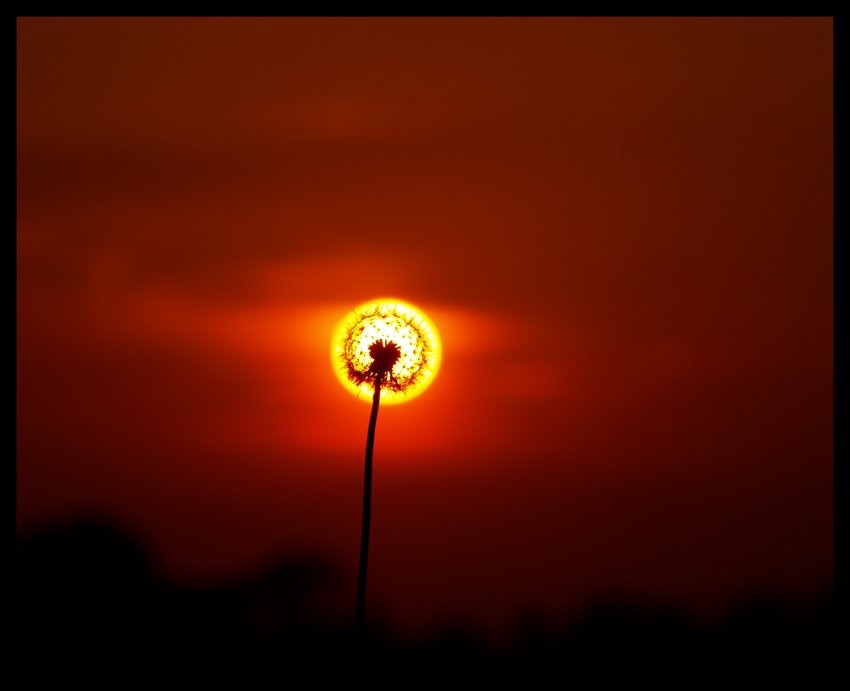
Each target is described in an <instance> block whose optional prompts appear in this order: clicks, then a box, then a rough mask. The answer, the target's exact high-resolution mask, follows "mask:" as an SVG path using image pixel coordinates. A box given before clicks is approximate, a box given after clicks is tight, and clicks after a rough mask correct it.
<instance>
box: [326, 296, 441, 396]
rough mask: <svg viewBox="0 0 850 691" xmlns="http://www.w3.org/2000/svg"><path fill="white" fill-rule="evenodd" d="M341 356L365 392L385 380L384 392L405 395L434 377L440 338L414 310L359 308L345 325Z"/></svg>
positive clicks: (388, 305)
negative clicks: (377, 382) (438, 338)
mask: <svg viewBox="0 0 850 691" xmlns="http://www.w3.org/2000/svg"><path fill="white" fill-rule="evenodd" d="M336 357H337V358H338V360H339V362H340V365H341V367H342V368H343V370H344V371H345V374H346V376H347V377H348V379H349V380H350V381H351V382H352V383H354V384H355V385H357V386H359V387H361V390H371V389H372V388H373V387H374V385H375V382H376V381H380V385H381V388H382V389H384V390H387V391H391V392H394V393H405V392H407V391H409V390H412V389H414V388H416V387H417V386H418V385H420V384H422V383H423V381H424V380H426V379H428V378H429V377H431V376H432V375H433V374H434V372H435V370H436V364H437V337H436V335H435V334H434V331H433V329H432V327H431V326H430V325H429V324H428V323H427V322H426V321H425V320H424V319H423V318H422V316H421V315H419V314H418V313H417V312H416V311H415V310H413V309H412V308H411V307H409V306H407V305H405V304H403V303H400V302H390V301H388V302H375V303H371V304H369V305H366V306H364V307H361V308H359V309H357V310H355V311H354V312H352V314H351V315H350V316H349V318H348V319H347V320H346V321H345V323H344V332H343V335H342V338H341V341H340V343H339V345H338V346H337V351H336ZM363 385H367V387H364V386H363Z"/></svg>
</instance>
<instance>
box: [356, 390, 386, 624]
mask: <svg viewBox="0 0 850 691" xmlns="http://www.w3.org/2000/svg"><path fill="white" fill-rule="evenodd" d="M383 378H384V377H383V373H381V375H379V376H377V377H375V393H374V395H373V396H372V415H371V416H370V417H369V431H368V433H367V434H366V471H365V473H364V476H363V527H362V530H361V533H360V565H359V568H358V570H357V620H356V621H357V631H358V633H360V634H361V635H362V634H364V633H365V629H366V567H367V565H368V562H369V527H370V524H371V521H372V453H373V451H374V449H375V426H376V425H377V423H378V406H379V405H380V403H381V381H382V380H383Z"/></svg>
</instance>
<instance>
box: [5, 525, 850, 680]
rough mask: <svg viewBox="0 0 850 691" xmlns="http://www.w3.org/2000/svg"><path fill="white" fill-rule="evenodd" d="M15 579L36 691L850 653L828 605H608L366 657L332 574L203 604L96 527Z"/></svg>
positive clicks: (24, 654) (571, 671)
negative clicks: (712, 619)
mask: <svg viewBox="0 0 850 691" xmlns="http://www.w3.org/2000/svg"><path fill="white" fill-rule="evenodd" d="M15 569H16V572H15V594H14V608H15V624H14V629H13V631H14V635H15V648H14V658H13V659H14V667H15V669H16V671H17V673H19V674H23V675H24V678H25V679H27V680H28V681H29V682H31V683H38V682H39V681H42V680H48V679H50V680H62V681H64V682H66V683H68V682H70V681H72V680H80V681H84V682H88V683H94V684H105V685H114V686H115V688H120V687H122V686H123V685H124V682H125V681H127V680H149V681H156V680H159V681H163V682H164V681H165V680H166V679H167V680H168V681H175V680H176V679H177V678H178V677H179V678H182V679H184V680H186V681H193V682H200V681H213V680H215V681H223V680H225V679H228V678H229V679H234V680H236V681H237V682H238V683H239V684H240V685H242V686H244V685H245V684H249V685H250V683H251V680H254V681H256V682H257V683H258V684H259V683H264V684H265V683H267V682H274V683H283V682H286V681H293V680H294V679H304V678H305V677H304V675H310V676H309V678H310V679H313V680H319V679H321V678H330V677H349V678H354V677H358V676H360V677H367V678H371V679H377V678H379V677H386V678H388V679H390V680H391V679H393V678H395V679H396V680H397V681H398V682H399V687H406V686H407V685H408V684H407V683H406V682H405V683H401V680H402V679H404V680H407V681H410V682H411V683H413V682H415V681H416V680H417V679H442V680H443V681H444V682H445V683H446V684H448V685H449V686H451V685H452V683H451V682H453V681H455V682H458V683H459V682H460V680H462V679H463V678H465V677H466V675H468V678H469V679H479V680H480V679H481V678H483V677H485V676H487V677H491V678H505V677H506V676H511V675H512V676H514V677H521V678H523V679H526V680H528V679H529V678H530V677H535V678H539V679H541V680H553V679H557V680H561V681H577V680H579V679H582V678H587V677H592V678H593V679H594V680H595V681H597V682H605V681H609V680H610V681H614V680H634V679H636V678H644V679H646V678H664V679H667V680H670V681H673V682H675V683H677V684H681V685H682V686H683V687H689V686H692V685H694V684H695V683H699V682H700V681H712V680H724V681H728V680H730V679H732V676H731V675H735V679H736V680H737V681H743V680H744V677H743V676H741V675H746V677H747V678H749V679H750V680H752V681H753V682H765V681H768V680H783V681H786V682H787V681H789V680H790V679H792V678H799V679H800V680H801V682H803V683H805V684H806V686H807V687H810V688H815V687H817V686H818V685H819V680H822V681H824V680H827V679H829V677H830V676H831V675H832V674H833V673H834V672H835V671H836V669H840V667H838V666H836V664H835V663H836V661H840V658H841V657H842V656H846V654H847V650H848V648H847V647H846V645H845V644H846V642H847V641H846V628H844V627H843V626H840V627H839V626H838V618H837V614H836V610H835V608H834V605H833V600H832V598H831V597H830V596H829V595H825V596H824V597H821V598H819V599H818V600H817V601H816V602H814V603H811V604H809V605H807V606H801V605H799V604H797V605H792V604H789V603H783V602H780V601H777V600H771V599H769V598H765V599H763V600H762V601H752V602H748V603H744V604H742V606H740V607H739V608H737V610H736V611H735V612H734V613H733V614H731V615H729V616H726V617H724V618H723V619H722V621H718V622H716V623H715V624H711V625H708V624H705V623H702V624H700V623H698V622H696V621H694V620H693V619H691V618H689V617H687V616H686V615H684V614H683V613H681V612H677V611H676V610H672V609H671V610H659V609H655V608H652V609H651V608H648V607H641V606H637V605H630V604H626V603H622V604H618V603H601V604H599V605H598V606H596V607H593V608H591V609H589V610H588V611H587V612H586V614H585V615H584V616H583V617H581V618H579V619H578V620H576V621H571V622H563V623H562V624H559V625H552V624H544V623H542V622H539V621H535V620H534V619H527V620H525V621H524V622H518V623H517V625H516V626H515V631H514V635H513V637H512V639H511V642H510V644H509V645H508V646H506V647H502V648H500V649H498V650H496V649H494V648H491V647H488V645H486V644H485V643H484V642H483V641H481V640H479V639H477V638H476V637H475V636H474V635H471V634H469V633H466V632H465V631H464V630H463V629H462V628H456V629H454V630H444V631H443V632H442V633H440V634H435V635H433V636H432V637H431V638H429V639H427V640H423V641H420V642H418V643H411V642H402V641H400V640H399V639H397V638H395V637H394V636H393V635H391V633H389V632H387V631H386V630H383V629H382V628H381V627H380V625H379V623H377V624H376V623H375V622H372V627H373V630H372V633H371V635H370V637H369V639H368V640H367V641H366V642H363V641H362V640H360V639H358V637H357V636H356V634H355V632H354V630H353V621H341V620H339V618H338V617H337V618H335V617H334V616H331V615H329V614H328V613H327V612H326V611H324V610H323V608H322V601H323V598H324V593H325V592H326V591H327V590H328V589H329V588H330V587H331V586H335V585H339V581H338V579H339V578H341V575H340V573H339V572H338V571H337V570H336V569H335V568H333V567H332V566H331V565H330V564H328V563H323V562H321V561H320V560H317V559H315V558H306V557H301V558H296V557H290V558H287V559H282V560H280V561H279V562H278V563H277V566H275V567H274V568H271V569H269V570H267V571H266V572H265V573H264V574H262V575H260V576H258V577H256V578H254V579H253V580H251V581H249V582H245V583H242V584H238V585H233V586H229V587H220V588H215V589H207V590H197V589H196V590H190V589H186V588H180V587H177V586H175V585H174V584H172V583H169V582H168V581H167V580H166V579H164V578H162V577H160V576H159V575H157V573H156V572H155V570H154V569H153V567H152V565H151V563H150V562H149V560H148V558H147V556H146V554H145V553H144V551H143V550H142V549H141V548H140V547H139V546H138V544H137V543H136V542H135V541H134V540H133V539H132V538H131V537H130V536H129V535H128V534H127V533H125V532H122V531H121V530H119V529H117V528H115V527H113V526H111V525H109V524H107V523H104V522H98V521H80V522H76V523H73V524H68V525H64V526H59V527H56V528H54V529H52V530H50V531H44V532H40V533H37V534H31V535H29V536H26V537H24V538H22V539H19V540H18V544H17V559H16V565H15ZM352 619H353V613H352ZM839 635H843V636H844V639H843V643H839ZM399 674H403V675H404V676H403V677H398V676H397V675H399ZM448 674H451V675H452V676H451V677H448V676H446V675H448ZM164 675H168V677H165V676H164ZM284 685H285V684H284Z"/></svg>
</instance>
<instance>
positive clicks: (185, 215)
mask: <svg viewBox="0 0 850 691" xmlns="http://www.w3.org/2000/svg"><path fill="white" fill-rule="evenodd" d="M17 58H18V62H17V116H18V124H17V144H18V156H17V171H18V188H17V270H18V271H17V374H18V381H17V402H18V419H17V429H18V458H17V461H18V463H17V468H18V470H17V515H18V529H19V532H26V531H27V530H29V529H32V528H33V527H34V526H37V525H44V524H49V523H51V522H54V521H60V520H65V519H67V518H69V517H72V516H74V515H79V514H81V513H100V514H103V515H107V516H110V517H114V518H115V519H117V520H120V521H121V522H122V523H123V524H125V525H128V526H130V527H131V528H132V529H133V530H135V531H136V532H137V533H138V535H139V536H140V537H141V538H142V539H143V540H144V541H145V542H146V544H147V545H148V546H149V547H150V549H151V550H152V553H153V555H154V556H155V558H156V559H157V563H159V564H160V565H161V568H162V569H163V570H165V571H167V572H168V573H169V574H171V575H173V576H174V577H175V578H179V579H181V580H183V581H187V582H205V581H221V580H223V579H228V578H235V577H239V576H240V575H241V574H246V573H250V572H251V571H253V570H256V569H258V568H261V567H262V566H263V565H264V564H266V563H267V562H268V561H269V560H271V559H272V558H273V557H274V556H275V555H277V554H280V553H286V552H287V551H297V550H301V551H310V552H312V553H317V554H321V555H324V556H327V557H328V558H330V559H332V560H334V561H335V562H336V563H338V564H339V565H340V567H341V568H343V569H345V570H346V571H345V573H346V574H347V575H348V576H350V581H351V583H350V586H351V588H350V590H351V592H350V597H351V606H352V607H353V595H354V570H355V566H356V558H357V549H358V539H359V520H360V514H359V512H360V501H361V489H362V486H361V483H362V470H363V468H362V464H363V445H364V442H365V434H366V424H367V421H368V407H367V406H364V405H362V404H361V403H359V402H357V401H355V400H353V398H352V397H351V396H350V394H348V393H347V392H346V391H344V390H343V388H342V387H341V386H340V385H339V382H338V381H337V379H336V376H335V374H334V372H333V369H332V368H331V365H330V360H329V349H330V344H331V338H332V335H333V330H334V327H335V326H336V324H337V323H338V322H339V320H340V319H341V318H342V317H344V316H345V315H346V313H347V312H349V311H350V310H351V309H353V308H354V307H356V306H358V305H360V304H362V303H363V302H365V301H367V300H369V299H373V298H377V297H381V296H385V295H392V296H397V297H399V298H401V299H406V300H409V301H410V302H412V303H414V304H416V305H419V306H421V307H422V308H423V309H424V310H425V311H426V313H427V314H428V316H429V317H431V318H432V319H433V320H434V322H435V324H436V326H437V328H438V329H439V332H440V336H441V339H442V344H443V360H442V364H441V368H440V374H439V376H438V377H437V378H436V379H435V381H434V383H433V384H432V386H431V387H430V388H429V389H428V391H427V392H425V393H424V394H423V395H422V396H420V397H419V398H417V399H416V400H415V401H411V402H410V404H409V405H400V406H393V407H387V408H385V409H382V411H381V416H380V420H379V423H378V431H377V443H376V451H375V476H374V505H373V530H372V551H371V555H370V565H369V566H370V581H369V598H370V608H372V607H373V606H374V612H375V616H380V617H383V618H384V619H386V620H387V621H389V622H391V623H392V624H393V625H395V626H398V627H399V628H402V629H407V630H412V631H416V630H422V629H424V628H427V627H429V626H431V625H434V624H436V623H439V622H443V621H446V620H449V619H453V618H454V619H458V620H462V621H468V622H471V623H472V624H474V625H476V626H481V627H490V628H494V627H495V628H498V627H501V626H504V625H506V624H507V623H509V622H511V621H513V618H514V617H516V616H517V615H519V614H521V613H523V612H541V613H544V614H546V615H547V616H560V615H561V614H567V613H569V612H570V611H573V610H574V609H575V608H578V607H582V606H585V605H586V604H587V603H589V602H591V601H592V600H593V599H594V598H597V597H608V596H622V597H623V598H637V599H641V600H644V599H650V600H652V601H660V602H672V603H675V604H678V605H682V606H686V607H689V608H692V609H694V610H697V611H702V612H706V611H709V612H710V611H714V610H716V609H717V608H722V607H726V606H729V605H730V604H731V603H734V602H735V601H736V600H737V599H740V598H742V597H745V596H749V595H751V594H753V593H765V592H768V593H778V594H780V595H782V596H788V597H809V596H813V595H815V594H817V593H820V592H821V591H822V590H823V589H825V588H827V587H828V586H829V584H830V583H831V573H832V147H833V139H832V125H833V123H832V24H831V21H830V20H829V19H730V20H723V19H632V20H616V19H446V20H438V19H392V20H390V19H361V20H358V19H346V20H328V19H19V20H18V29H17ZM346 597H348V593H347V591H346V592H345V593H342V595H341V601H346V600H345V598H346ZM346 602H347V601H346Z"/></svg>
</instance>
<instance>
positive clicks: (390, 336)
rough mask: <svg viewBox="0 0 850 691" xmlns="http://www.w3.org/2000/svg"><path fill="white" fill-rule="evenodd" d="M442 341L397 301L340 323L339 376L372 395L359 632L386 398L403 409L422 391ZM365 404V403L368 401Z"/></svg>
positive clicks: (421, 318)
mask: <svg viewBox="0 0 850 691" xmlns="http://www.w3.org/2000/svg"><path fill="white" fill-rule="evenodd" d="M439 355H440V340H439V336H438V335H437V332H436V330H435V329H434V327H433V326H432V325H431V324H430V322H429V321H428V320H427V319H426V317H425V316H424V315H423V314H422V312H421V311H419V310H417V309H416V308H414V307H412V306H411V305H409V304H406V303H403V302H400V301H398V300H378V301H375V302H371V303H368V304H366V305H362V306H361V307H359V308H357V309H356V310H354V311H353V312H352V313H351V314H350V315H349V316H348V317H346V318H345V319H344V320H343V321H342V322H340V324H339V326H338V327H337V331H336V334H335V336H334V351H333V357H334V360H335V364H336V370H337V375H338V377H339V379H340V381H341V382H342V383H343V384H345V385H346V386H347V387H348V388H349V389H350V390H351V391H353V392H354V393H355V394H356V395H358V396H359V395H360V394H361V393H362V394H371V396H372V414H371V415H370V416H369V429H368V432H367V434H366V469H365V473H364V478H363V525H362V530H361V537H360V562H359V567H358V570H357V614H356V625H357V630H358V631H359V632H361V633H363V631H364V629H365V623H366V572H367V564H368V561H369V531H370V525H371V515H372V455H373V451H374V448H375V426H376V424H377V422H378V407H379V406H380V403H381V400H382V397H383V398H384V402H385V403H401V402H404V401H407V400H410V399H411V398H414V397H415V396H417V395H419V394H420V393H422V391H424V390H425V389H426V388H427V387H428V386H429V385H430V383H431V381H432V380H433V379H434V376H435V375H436V373H437V368H438V366H439ZM364 400H366V399H365V397H364Z"/></svg>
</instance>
